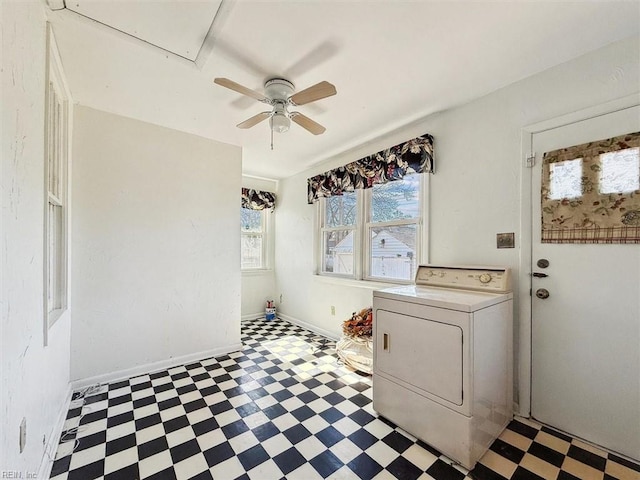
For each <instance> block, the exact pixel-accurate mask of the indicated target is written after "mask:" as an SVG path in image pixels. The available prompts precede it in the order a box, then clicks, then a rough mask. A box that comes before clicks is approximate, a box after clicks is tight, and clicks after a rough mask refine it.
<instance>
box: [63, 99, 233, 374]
mask: <svg viewBox="0 0 640 480" xmlns="http://www.w3.org/2000/svg"><path fill="white" fill-rule="evenodd" d="M240 188H241V151H240V148H238V147H234V146H231V145H226V144H222V143H219V142H215V141H213V140H209V139H205V138H202V137H197V136H194V135H190V134H185V133H181V132H178V131H175V130H170V129H167V128H163V127H158V126H156V125H152V124H149V123H144V122H140V121H137V120H132V119H128V118H124V117H120V116H117V115H113V114H109V113H105V112H101V111H98V110H93V109H90V108H87V107H81V106H78V107H76V109H75V132H74V171H73V208H74V223H73V236H74V242H73V251H74V262H73V270H72V271H73V274H74V276H75V278H78V279H80V281H78V282H76V283H75V284H74V287H73V289H72V294H73V297H72V299H73V305H72V306H73V326H72V332H71V339H72V343H71V345H72V348H71V377H72V379H74V380H75V379H83V378H87V377H94V376H97V375H101V374H107V373H109V372H119V371H122V370H126V369H132V368H136V367H140V366H144V365H148V364H152V363H157V362H163V361H168V360H169V359H172V358H176V357H182V356H186V355H191V354H197V353H198V352H208V354H210V353H212V352H213V351H215V352H217V353H221V352H223V351H230V350H232V349H234V348H237V347H238V346H239V345H240V231H239V229H238V225H239V224H240V209H239V198H240Z"/></svg>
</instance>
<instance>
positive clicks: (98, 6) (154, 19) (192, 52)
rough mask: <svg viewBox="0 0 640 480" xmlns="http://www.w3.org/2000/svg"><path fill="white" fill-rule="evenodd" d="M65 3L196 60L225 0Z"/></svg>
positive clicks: (88, 0) (78, 0) (77, 0)
mask: <svg viewBox="0 0 640 480" xmlns="http://www.w3.org/2000/svg"><path fill="white" fill-rule="evenodd" d="M65 3H66V8H67V9H68V10H71V11H73V12H76V13H78V14H80V15H83V16H85V17H88V18H90V19H92V20H95V21H97V22H100V23H102V24H104V25H107V26H109V27H111V28H114V29H116V30H119V31H121V32H124V33H126V34H128V35H131V36H133V37H136V38H139V39H140V40H143V41H145V42H148V43H150V44H152V45H154V46H156V47H159V48H162V49H164V50H167V51H169V52H171V53H174V54H176V55H179V56H181V57H184V58H187V59H189V60H191V61H195V60H196V57H197V56H198V52H199V51H200V48H201V47H202V44H203V43H204V40H205V38H206V36H207V33H208V32H209V28H210V27H211V24H212V23H213V19H214V18H215V16H216V14H217V13H218V10H219V8H220V5H221V4H222V0H200V1H198V2H116V1H112V0H100V1H96V0H68V1H67V2H65Z"/></svg>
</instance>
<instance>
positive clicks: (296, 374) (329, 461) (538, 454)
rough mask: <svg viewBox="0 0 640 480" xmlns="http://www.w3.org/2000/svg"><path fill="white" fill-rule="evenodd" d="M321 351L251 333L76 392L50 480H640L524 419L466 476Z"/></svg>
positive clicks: (250, 325)
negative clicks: (225, 346) (190, 357)
mask: <svg viewBox="0 0 640 480" xmlns="http://www.w3.org/2000/svg"><path fill="white" fill-rule="evenodd" d="M320 339H321V337H318V336H317V335H316V334H314V333H312V332H309V331H307V330H305V329H303V328H301V327H298V326H296V325H292V324H290V323H287V322H285V321H282V320H274V321H271V322H266V321H264V320H262V319H258V320H252V321H247V322H243V324H242V342H243V348H242V350H241V351H238V352H232V353H230V354H228V355H223V356H220V357H217V358H208V359H203V360H201V361H198V362H191V363H189V364H187V365H179V366H176V367H172V368H170V369H168V370H164V371H159V372H153V373H150V374H148V375H139V376H137V377H135V378H131V379H128V380H122V381H118V382H114V383H111V384H108V385H103V386H100V387H99V388H91V389H87V390H82V391H79V392H76V393H74V399H73V400H72V402H71V405H70V408H69V411H68V413H67V418H66V420H65V423H64V427H63V428H64V429H65V430H64V431H63V434H62V436H61V442H60V444H59V447H58V451H57V452H56V457H55V458H56V460H55V462H54V464H53V468H52V472H51V478H52V479H55V480H97V479H101V480H133V479H139V480H172V479H176V480H178V479H179V480H182V479H190V480H212V479H225V480H226V479H230V480H236V479H237V480H252V479H257V480H272V479H273V480H280V479H283V478H286V479H287V480H316V479H321V478H332V479H345V480H347V479H348V480H353V479H355V480H357V479H361V480H364V479H367V480H369V479H376V480H378V479H380V480H386V479H393V478H396V479H402V480H414V479H420V480H422V479H425V480H434V479H435V480H463V479H465V480H466V479H469V480H471V479H472V478H473V479H474V480H505V479H512V480H538V479H540V478H544V479H552V480H576V479H580V480H586V479H592V478H593V479H596V480H605V479H606V480H612V479H616V480H640V466H638V465H637V464H636V463H634V462H630V461H628V460H625V459H623V458H621V457H618V456H616V455H613V454H607V453H605V452H604V451H602V450H600V449H597V448H595V447H593V446H591V445H589V444H586V443H584V442H581V441H580V440H577V439H572V438H570V437H568V436H567V435H566V434H564V433H561V432H557V431H555V430H553V429H551V428H549V427H546V426H541V425H539V424H537V423H535V422H533V421H531V420H528V419H521V418H517V419H515V420H514V421H512V422H511V423H510V424H509V426H508V428H507V429H506V430H504V431H503V432H502V434H501V435H500V438H499V439H498V440H496V441H495V442H494V443H493V445H492V446H491V448H490V449H489V450H488V451H487V453H486V454H485V455H484V456H483V457H482V459H481V460H480V462H479V463H478V464H477V466H476V468H475V469H474V470H473V471H472V472H468V471H467V470H465V469H464V468H462V467H460V466H459V465H456V464H453V463H452V461H451V460H450V459H448V458H447V457H446V456H444V455H442V454H441V453H440V452H438V451H437V450H436V449H434V448H433V447H432V446H430V445H428V444H426V443H424V442H422V441H420V440H418V439H416V438H415V437H414V436H412V435H410V434H409V433H407V432H405V431H403V430H402V429H400V428H398V427H397V426H396V425H395V424H393V423H392V422H390V421H388V420H386V419H385V418H383V417H379V416H378V415H377V413H376V412H375V411H374V410H373V406H372V402H371V399H372V385H371V378H370V377H368V376H363V375H360V374H359V373H357V372H354V371H353V370H350V369H349V368H347V367H345V366H344V365H342V364H341V363H339V362H338V359H337V356H336V355H335V349H334V348H333V347H329V348H325V349H323V350H318V347H317V346H318V345H320ZM76 427H78V428H77V429H76Z"/></svg>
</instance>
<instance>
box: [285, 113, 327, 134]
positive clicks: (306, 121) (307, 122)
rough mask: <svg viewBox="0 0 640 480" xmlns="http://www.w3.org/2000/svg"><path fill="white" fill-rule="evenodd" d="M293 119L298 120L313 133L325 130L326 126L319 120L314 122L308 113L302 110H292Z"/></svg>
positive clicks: (297, 121)
mask: <svg viewBox="0 0 640 480" xmlns="http://www.w3.org/2000/svg"><path fill="white" fill-rule="evenodd" d="M291 120H293V121H294V122H296V123H297V124H298V125H300V126H301V127H302V128H304V129H305V130H308V131H309V132H311V133H313V134H314V135H320V134H322V133H324V132H325V130H326V128H324V127H323V126H322V125H320V124H319V123H317V122H314V121H313V120H311V119H310V118H309V117H307V116H306V115H303V114H301V113H300V112H291Z"/></svg>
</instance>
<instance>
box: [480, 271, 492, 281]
mask: <svg viewBox="0 0 640 480" xmlns="http://www.w3.org/2000/svg"><path fill="white" fill-rule="evenodd" d="M479 280H480V283H489V282H490V281H491V275H489V274H488V273H483V274H481V275H480V278H479Z"/></svg>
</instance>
